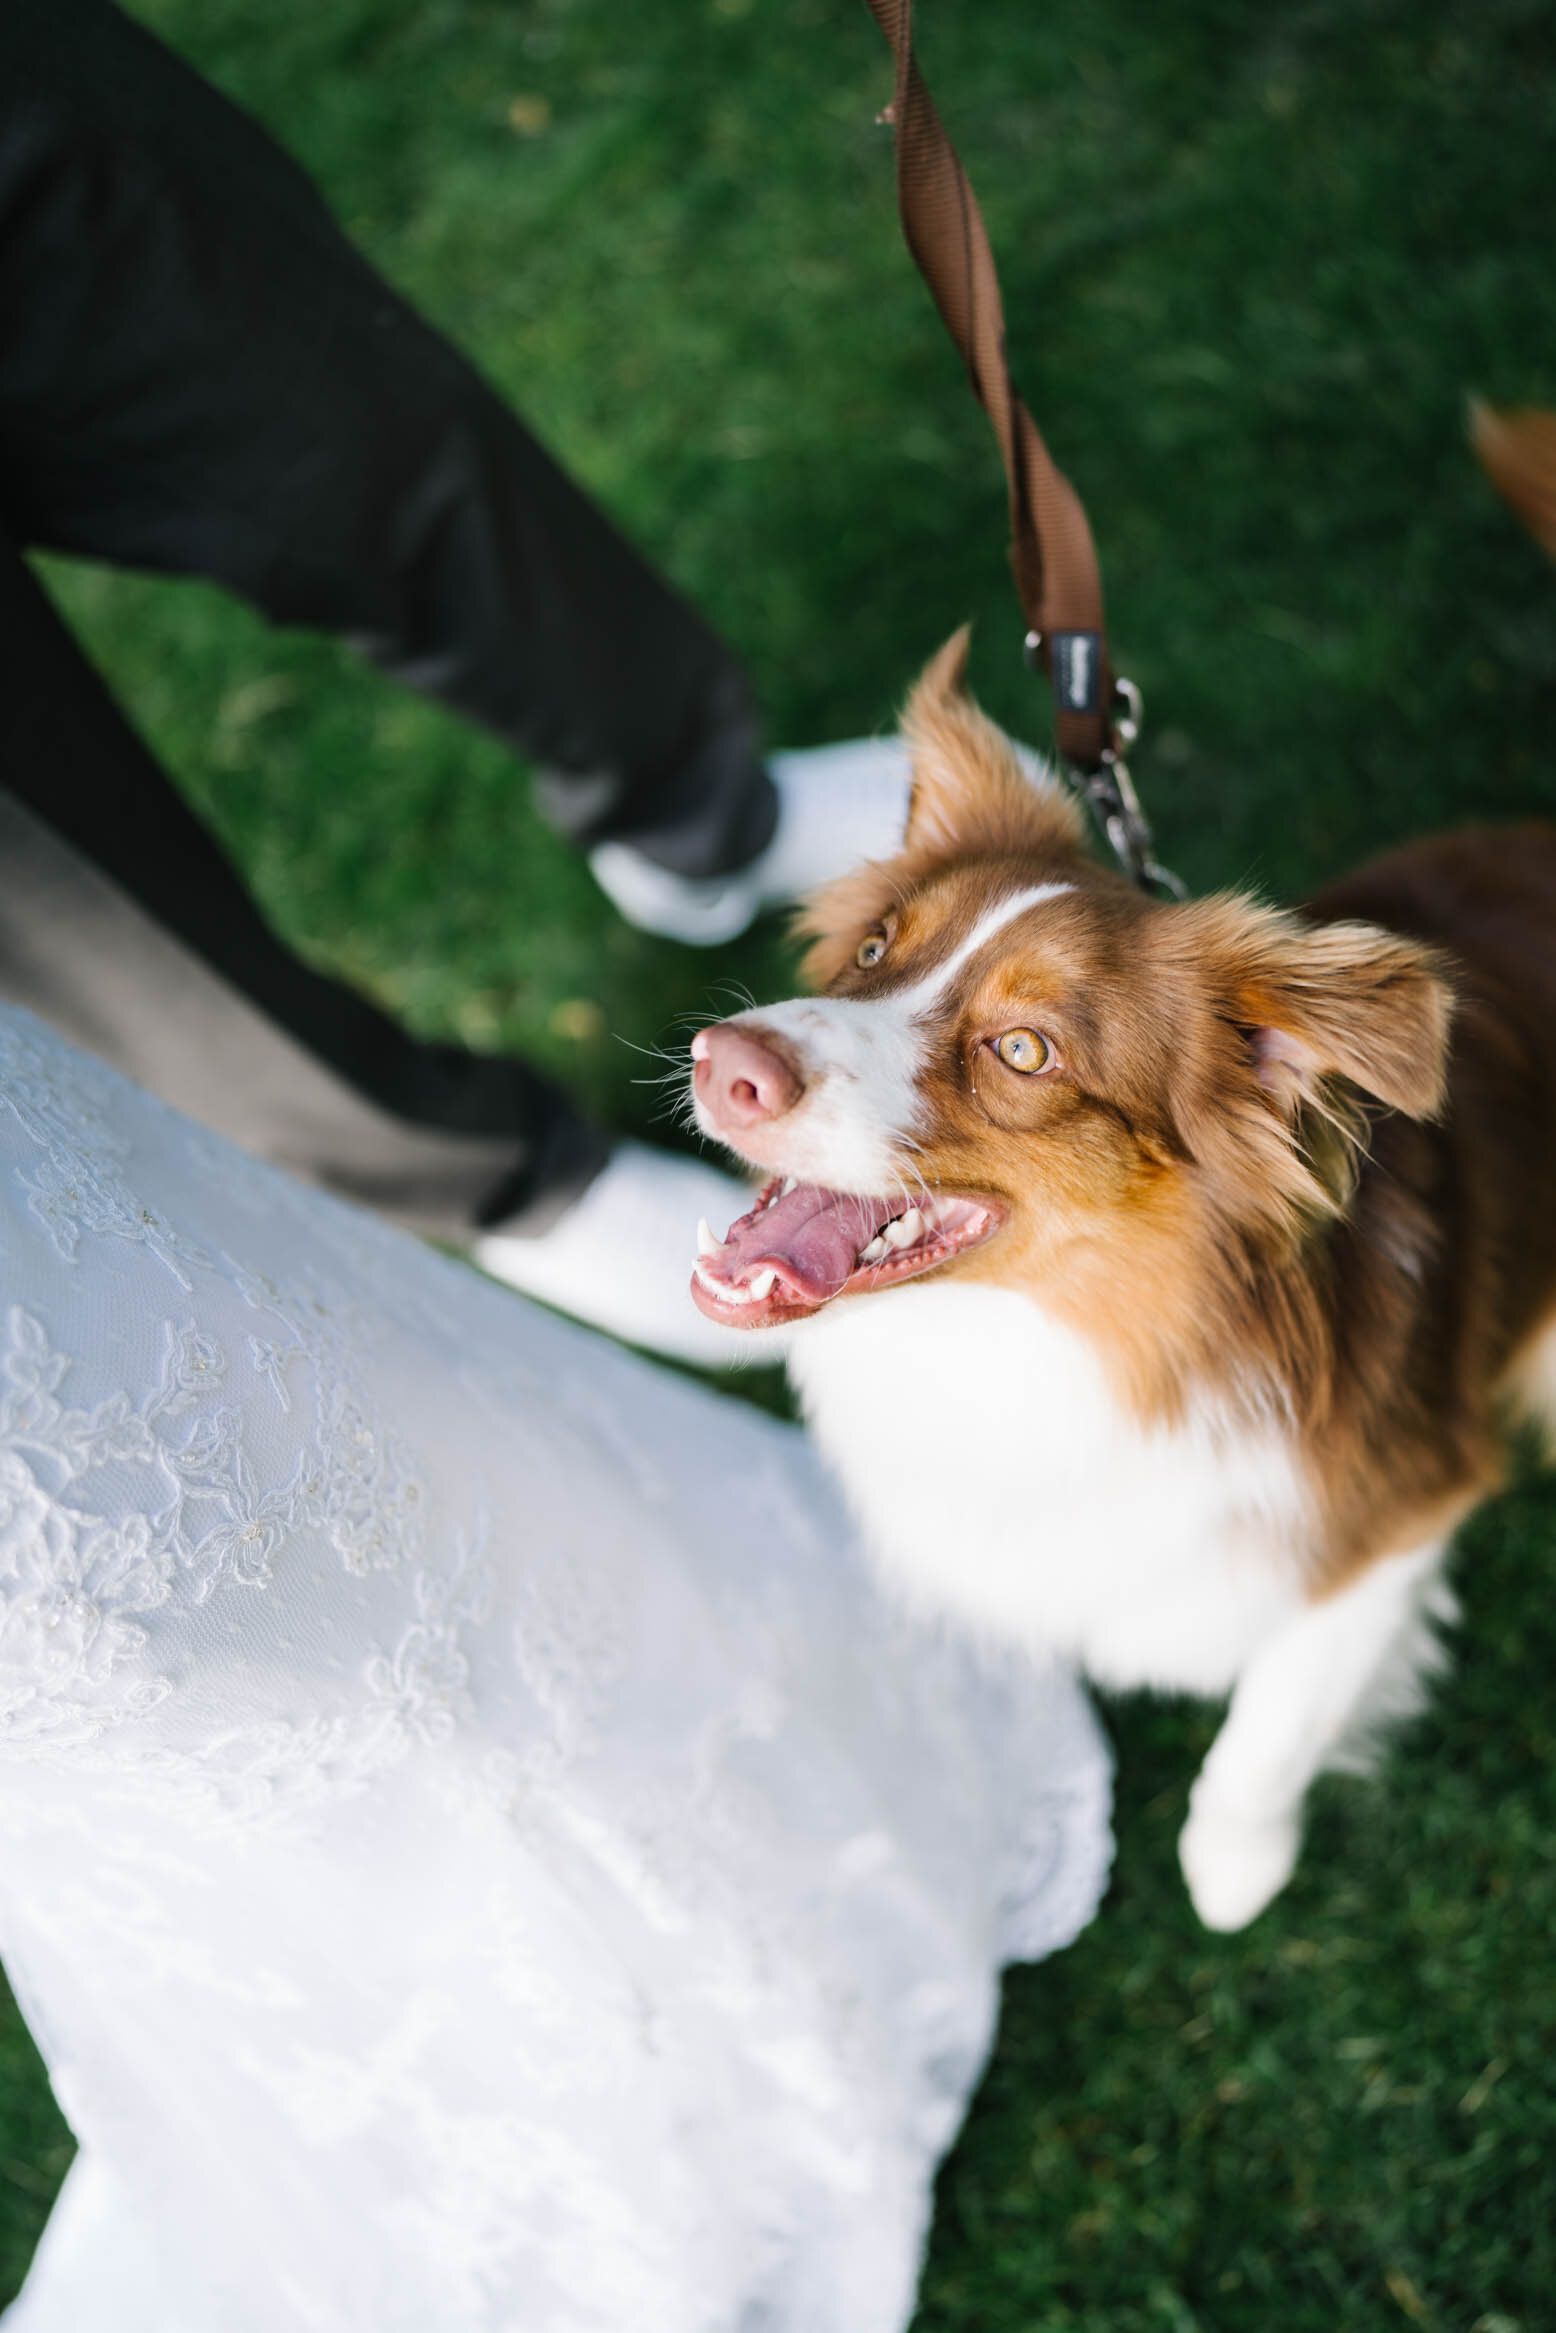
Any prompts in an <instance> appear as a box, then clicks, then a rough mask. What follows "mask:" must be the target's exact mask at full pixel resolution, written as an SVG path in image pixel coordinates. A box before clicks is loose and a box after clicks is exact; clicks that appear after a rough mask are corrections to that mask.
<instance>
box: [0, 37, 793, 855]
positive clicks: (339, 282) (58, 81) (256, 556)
mask: <svg viewBox="0 0 1556 2333" xmlns="http://www.w3.org/2000/svg"><path fill="white" fill-rule="evenodd" d="M0 306H3V309H4V313H5V315H6V317H7V319H8V322H7V330H6V334H5V338H4V343H3V346H0V509H3V510H4V511H5V513H6V515H7V517H8V519H9V522H10V524H11V526H12V528H13V531H14V532H16V534H17V535H18V536H19V537H20V539H21V540H22V542H23V543H24V544H29V545H30V544H37V545H47V546H52V547H55V548H58V549H64V550H68V551H75V552H82V553H86V554H89V555H91V556H93V557H97V558H103V559H107V560H111V561H115V562H117V563H120V564H124V565H129V566H137V567H144V568H151V569H160V570H163V571H166V572H170V573H179V574H198V575H204V576H209V577H212V578H214V579H215V580H217V581H218V582H221V583H223V584H226V585H227V586H229V587H230V588H231V589H232V590H234V591H236V592H238V593H240V594H241V595H242V596H243V597H244V598H246V599H249V600H251V601H252V602H253V603H254V604H255V605H256V606H258V607H259V608H261V609H262V610H263V611H264V612H265V613H266V614H267V615H269V616H271V617H272V618H273V619H275V620H276V621H278V622H284V623H298V624H309V625H314V626H317V627H319V628H321V629H324V630H328V631H334V632H341V633H346V634H349V635H351V636H353V637H354V638H355V639H356V640H357V642H358V643H359V644H360V646H361V647H362V648H363V650H364V651H365V653H366V654H368V655H369V656H370V657H372V658H373V659H374V661H376V662H377V663H379V664H381V665H382V666H383V667H384V669H385V670H386V671H389V672H392V673H394V674H395V675H397V676H398V677H399V678H400V679H402V680H405V681H408V682H410V683H412V684H413V685H415V686H417V687H419V688H422V689H425V690H428V691H429V692H431V693H433V694H435V695H437V696H439V697H441V698H443V699H444V700H445V701H446V702H447V703H449V704H451V705H453V706H455V707H456V708H457V709H458V710H459V711H461V712H463V713H465V714H467V715H469V716H470V717H472V718H473V719H476V720H478V721H480V722H482V723H484V724H485V725H486V726H487V727H489V728H491V729H493V730H495V731H496V732H497V733H498V734H499V735H501V736H502V737H503V738H505V739H506V740H507V741H508V742H509V743H511V744H512V745H513V746H514V747H515V748H516V749H517V750H518V751H520V752H521V753H523V754H525V755H528V756H530V757H532V758H533V759H534V760H535V761H537V762H538V763H540V764H541V765H543V769H544V776H543V779H542V793H543V798H544V802H545V806H546V808H547V809H548V812H549V814H550V815H551V816H552V817H553V819H554V820H555V821H556V823H557V824H558V825H559V826H561V827H562V828H563V830H564V831H565V832H567V833H568V834H569V835H570V836H571V837H572V838H573V839H575V840H576V841H578V842H579V843H581V844H585V845H587V844H593V843H595V842H597V841H599V840H601V839H602V838H606V837H613V838H617V839H620V838H628V839H630V840H631V841H632V842H633V843H634V844H635V845H636V846H637V847H639V848H641V849H642V850H644V851H645V852H646V853H647V854H649V855H650V856H651V857H652V859H653V860H654V861H655V862H656V863H658V864H659V865H661V866H663V867H664V868H667V869H671V870H674V871H675V872H677V873H679V874H681V875H684V876H690V877H707V876H716V875H719V874H721V873H723V872H724V871H725V870H727V869H730V868H734V867H738V866H741V865H743V864H745V863H746V862H749V861H750V860H751V859H752V858H753V856H755V855H756V854H758V853H759V852H760V851H761V850H762V849H763V848H764V846H765V845H766V844H767V843H768V841H769V840H770V838H771V836H772V833H773V829H774V825H775V821H776V814H777V810H776V799H775V796H774V792H773V788H772V785H771V783H770V781H769V780H768V778H767V776H766V774H765V772H764V770H763V767H762V763H761V760H760V757H759V754H758V750H757V739H756V727H755V719H754V715H753V711H752V707H751V702H750V695H749V690H748V688H747V685H746V681H745V677H744V674H743V672H742V671H741V668H740V666H739V664H738V662H737V661H736V659H735V658H734V657H733V656H732V655H731V653H730V651H729V650H728V649H727V648H726V647H725V646H724V645H723V643H722V642H721V641H720V640H719V639H718V638H717V637H716V635H715V634H714V633H713V632H712V631H711V629H710V628H709V627H708V626H707V625H706V624H705V623H704V622H703V621H702V619H701V618H700V617H699V616H698V615H697V614H696V613H695V612H694V611H693V610H692V609H691V608H690V607H689V606H688V605H687V604H686V602H685V601H683V600H682V599H681V598H680V597H679V596H678V595H677V594H676V593H674V592H673V591H672V590H671V589H670V588H669V586H668V585H667V584H665V583H664V582H663V581H662V580H661V579H660V578H659V577H658V576H657V575H656V574H655V573H654V571H653V570H652V569H651V568H650V567H649V566H648V564H647V563H646V562H645V561H644V560H643V559H641V558H640V557H639V556H638V554H637V553H636V552H635V551H633V550H632V549H631V548H630V546H629V545H628V544H627V543H626V542H624V541H623V539H622V538H621V537H620V536H619V535H618V534H617V533H616V532H615V531H614V529H613V528H612V527H611V526H610V524H609V523H608V522H607V521H606V519H605V518H604V517H602V515H601V514H600V512H599V511H598V510H597V509H596V508H595V507H594V506H593V504H592V503H591V502H589V500H588V499H587V498H586V497H585V496H584V495H583V494H582V493H580V492H579V490H578V489H577V488H576V487H575V486H574V485H573V484H572V483H571V482H570V481H569V480H568V479H567V478H566V477H565V476H564V475H563V473H562V472H561V471H560V470H559V469H558V468H557V466H556V465H555V463H554V462H552V461H551V460H550V458H549V457H548V456H547V455H546V454H545V452H544V451H543V450H542V449H541V447H540V446H539V445H538V444H537V443H536V442H535V440H534V439H533V438H532V437H531V436H530V435H529V434H528V433H527V432H526V431H525V430H524V428H523V427H522V426H521V425H520V423H519V422H518V421H517V420H516V419H515V418H514V416H513V415H512V414H511V413H510V412H509V411H508V409H507V408H506V407H505V406H504V405H503V404H502V403H501V401H500V400H499V399H498V398H497V397H495V396H494V395H493V394H492V392H491V391H490V390H489V389H488V388H487V387H486V386H485V384H484V383H483V382H482V381H481V380H480V379H479V377H478V376H477V375H476V373H475V372H474V370H473V369H472V368H471V367H470V366H469V365H468V364H467V363H466V362H465V361H464V360H463V359H462V358H461V357H460V356H459V355H458V354H457V353H456V352H455V351H454V350H453V349H452V348H450V347H449V345H448V344H447V343H446V342H445V341H444V340H442V339H441V338H440V337H439V336H438V335H437V334H436V333H434V332H432V331H431V330H430V329H429V328H428V327H427V326H426V325H425V324H423V323H422V322H421V320H420V319H419V318H418V317H417V316H416V315H415V314H414V313H413V311H412V310H411V309H410V308H409V307H408V306H407V305H406V303H405V302H404V301H403V300H401V299H400V298H398V296H397V295H396V294H395V293H394V292H393V291H391V290H390V288H389V287H388V285H387V284H385V283H384V282H383V281H382V279H381V278H380V277H378V276H377V275H376V274H375V273H374V272H373V270H372V269H371V268H370V267H369V266H368V265H367V263H366V262H365V261H364V260H363V259H362V258H360V257H359V256H358V254H357V253H356V252H355V251H354V250H353V249H352V247H351V245H350V244H349V243H348V242H347V241H346V239H345V237H344V236H343V235H342V233H341V232H340V230H339V228H338V227H337V226H336V225H335V223H334V221H333V219H332V218H331V216H330V214H329V212H328V210H327V209H326V207H325V205H324V203H323V202H322V201H321V199H320V198H319V196H318V195H317V193H316V192H315V190H314V188H313V187H312V186H311V184H310V183H309V181H308V180H307V179H306V178H305V177H304V176H303V174H302V173H301V172H300V171H299V170H298V169H297V168H296V167H295V166H294V165H293V164H292V163H291V162H290V161H289V160H288V159H287V158H286V156H285V155H284V154H282V153H281V152H280V150H279V149H278V148H277V147H276V146H274V145H273V144H272V143H271V141H270V139H269V138H268V137H267V136H266V135H265V133H264V132H263V131H262V130H261V129H260V128H259V127H258V125H257V124H256V123H255V122H253V121H252V120H251V119H250V118H249V117H248V116H246V115H245V114H243V113H242V112H240V111H239V110H238V109H237V108H236V107H235V106H232V105H230V104H229V103H228V102H227V101H226V100H225V99H224V98H222V97H221V96H220V95H219V94H218V93H217V92H216V91H215V90H214V89H212V88H211V87H210V86H209V85H208V84H207V83H206V82H204V81H203V80H201V79H200V77H199V76H198V75H197V74H195V73H194V72H192V71H191V70H190V69H189V68H188V67H187V66H185V65H184V64H183V63H182V62H181V61H180V60H179V59H178V58H177V57H175V56H174V55H173V54H172V53H171V52H170V51H169V50H167V49H165V48H164V47H163V46H162V45H161V44H160V43H159V42H158V41H156V40H155V39H154V38H153V37H152V36H151V35H150V34H149V33H147V32H145V31H144V30H143V29H142V28H141V27H139V26H138V25H136V24H134V23H132V22H131V21H130V19H128V18H127V17H125V16H123V15H121V14H120V13H119V12H118V10H116V9H114V8H112V7H110V6H108V5H106V4H105V0H12V4H11V5H10V6H9V7H7V8H6V9H5V10H4V11H0Z"/></svg>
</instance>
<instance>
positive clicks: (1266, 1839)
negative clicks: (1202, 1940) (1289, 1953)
mask: <svg viewBox="0 0 1556 2333" xmlns="http://www.w3.org/2000/svg"><path fill="white" fill-rule="evenodd" d="M1300 1837H1301V1828H1300V1825H1299V1823H1298V1820H1297V1817H1296V1816H1295V1815H1294V1814H1281V1815H1274V1816H1270V1817H1265V1818H1262V1819H1259V1818H1250V1817H1249V1816H1246V1815H1240V1814H1233V1813H1231V1812H1229V1811H1228V1810H1227V1809H1226V1808H1224V1807H1217V1806H1214V1805H1209V1804H1203V1803H1202V1804H1200V1805H1197V1806H1191V1807H1190V1810H1189V1819H1188V1821H1187V1822H1186V1823H1185V1824H1184V1826H1183V1830H1182V1832H1181V1834H1180V1836H1179V1839H1178V1861H1179V1864H1180V1865H1181V1866H1182V1870H1183V1876H1184V1878H1185V1879H1186V1880H1187V1882H1188V1888H1189V1896H1190V1899H1191V1901H1192V1903H1193V1905H1194V1909H1195V1911H1196V1912H1198V1914H1199V1916H1200V1918H1201V1919H1202V1920H1203V1921H1204V1923H1205V1926H1206V1927H1207V1928H1220V1929H1224V1930H1225V1929H1232V1928H1246V1927H1247V1925H1248V1923H1249V1921H1250V1920H1253V1919H1256V1918H1257V1917H1258V1915H1259V1913H1260V1912H1262V1911H1263V1909H1264V1907H1265V1905H1266V1904H1267V1903H1269V1902H1270V1900H1271V1899H1272V1897H1275V1896H1278V1895H1279V1894H1280V1891H1281V1889H1282V1888H1283V1887H1284V1886H1285V1884H1286V1882H1287V1880H1288V1879H1290V1877H1291V1874H1292V1869H1293V1866H1294V1865H1295V1863H1296V1860H1297V1845H1298V1841H1299V1839H1300Z"/></svg>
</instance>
